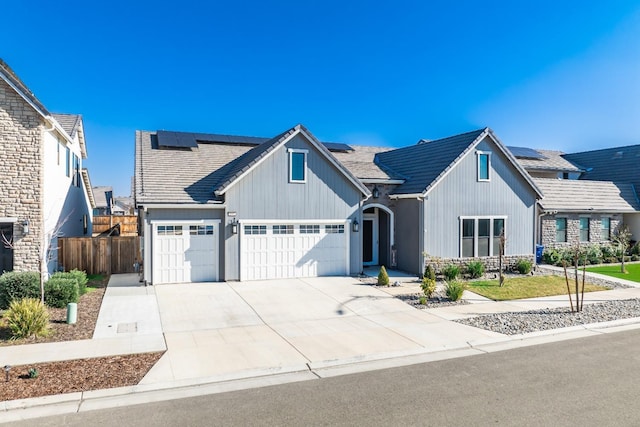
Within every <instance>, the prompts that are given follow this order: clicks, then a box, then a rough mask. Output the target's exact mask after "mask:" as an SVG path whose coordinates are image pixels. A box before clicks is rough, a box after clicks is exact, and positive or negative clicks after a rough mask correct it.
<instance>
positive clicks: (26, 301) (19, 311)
mask: <svg viewBox="0 0 640 427" xmlns="http://www.w3.org/2000/svg"><path fill="white" fill-rule="evenodd" d="M4 318H5V319H6V321H7V325H8V326H9V328H10V329H11V334H12V335H13V337H14V338H28V337H31V336H34V337H38V336H44V335H46V334H47V331H48V327H49V312H48V311H47V308H46V307H45V306H44V304H42V302H40V300H39V299H37V298H23V299H20V300H13V301H11V304H10V305H9V309H8V310H7V311H6V312H5V313H4Z"/></svg>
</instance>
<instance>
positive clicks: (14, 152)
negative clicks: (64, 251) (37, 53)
mask: <svg viewBox="0 0 640 427" xmlns="http://www.w3.org/2000/svg"><path fill="white" fill-rule="evenodd" d="M86 157H87V151H86V145H85V136H84V129H83V124H82V117H81V116H79V115H74V114H52V113H50V112H49V111H48V110H47V109H46V108H45V106H44V105H43V104H42V103H41V102H40V101H39V100H38V99H37V98H36V97H35V96H34V95H33V93H32V92H31V91H30V90H29V89H28V88H27V86H26V85H25V84H24V83H23V82H22V81H21V80H20V79H19V78H18V76H17V75H16V74H15V73H14V72H13V70H11V68H9V66H8V65H7V64H6V63H4V62H3V61H2V60H0V238H1V239H2V242H1V243H0V272H2V271H12V270H17V271H38V268H39V265H40V262H41V261H42V262H43V272H48V273H51V272H53V271H54V270H56V269H58V268H60V267H61V266H59V265H58V264H57V253H56V248H57V237H59V236H69V237H71V236H84V235H88V236H90V235H91V199H92V196H91V193H90V189H91V185H90V183H89V175H88V173H87V171H86V169H83V167H82V161H83V160H84V159H86Z"/></svg>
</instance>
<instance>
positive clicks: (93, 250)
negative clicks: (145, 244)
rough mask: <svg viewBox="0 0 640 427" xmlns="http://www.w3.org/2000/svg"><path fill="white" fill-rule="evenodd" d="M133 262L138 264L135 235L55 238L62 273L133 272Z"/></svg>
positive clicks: (138, 255) (138, 243)
mask: <svg viewBox="0 0 640 427" xmlns="http://www.w3.org/2000/svg"><path fill="white" fill-rule="evenodd" d="M136 262H141V257H140V238H139V237H138V236H118V237H60V238H58V264H59V265H60V266H61V267H64V269H65V271H70V270H73V269H78V270H84V271H86V272H87V274H119V273H135V272H136V270H135V264H136Z"/></svg>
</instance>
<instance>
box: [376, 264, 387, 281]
mask: <svg viewBox="0 0 640 427" xmlns="http://www.w3.org/2000/svg"><path fill="white" fill-rule="evenodd" d="M378 286H389V275H388V274H387V269H386V268H384V265H383V266H382V267H380V273H378Z"/></svg>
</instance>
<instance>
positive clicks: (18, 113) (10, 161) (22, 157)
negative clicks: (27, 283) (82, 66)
mask: <svg viewBox="0 0 640 427" xmlns="http://www.w3.org/2000/svg"><path fill="white" fill-rule="evenodd" d="M42 133H43V121H42V119H41V116H40V115H39V114H38V113H37V112H36V111H35V110H34V109H33V108H32V107H31V106H30V105H29V104H28V103H27V102H26V101H25V100H24V99H23V98H22V97H21V96H20V95H18V94H17V93H16V92H15V91H14V90H13V89H12V88H11V87H10V86H9V85H7V84H6V83H5V82H4V81H3V80H0V217H16V218H18V222H17V223H15V224H14V226H13V236H14V238H13V241H14V252H13V259H14V261H13V264H14V266H13V268H14V270H16V271H38V258H39V256H38V253H39V246H40V242H41V241H42V227H43V225H42V224H43V218H42V206H43V176H44V171H43V165H44V162H43V155H44V147H43V145H42V139H43V138H42ZM26 219H28V220H29V234H28V235H26V236H25V235H24V234H23V228H22V222H23V221H25V220H26Z"/></svg>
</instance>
